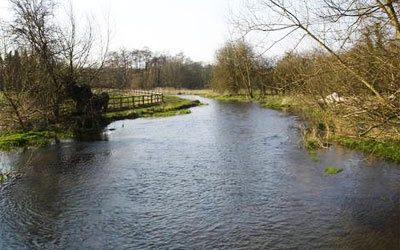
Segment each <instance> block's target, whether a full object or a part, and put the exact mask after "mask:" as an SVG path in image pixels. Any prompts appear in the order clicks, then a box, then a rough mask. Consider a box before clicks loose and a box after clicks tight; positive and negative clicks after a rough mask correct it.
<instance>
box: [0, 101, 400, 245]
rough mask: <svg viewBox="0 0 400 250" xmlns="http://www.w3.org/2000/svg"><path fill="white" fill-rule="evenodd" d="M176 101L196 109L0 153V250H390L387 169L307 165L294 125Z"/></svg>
mask: <svg viewBox="0 0 400 250" xmlns="http://www.w3.org/2000/svg"><path fill="white" fill-rule="evenodd" d="M187 98H197V99H200V100H201V101H202V102H205V103H208V105H207V106H201V107H196V108H193V109H192V114H189V115H184V116H175V117H169V118H161V119H136V120H125V121H118V122H114V123H112V124H110V125H109V126H108V127H107V128H106V130H105V132H104V134H103V135H102V136H101V137H100V138H97V139H96V140H92V141H90V140H86V141H68V142H63V143H60V144H55V145H51V146H48V147H45V148H40V149H31V150H23V151H20V152H15V153H8V154H5V153H3V154H2V155H1V156H0V159H1V162H0V168H1V169H3V170H14V171H17V172H19V173H21V174H22V177H20V178H18V179H15V180H11V181H7V182H6V183H5V184H3V185H1V186H0V249H399V246H400V200H399V199H400V167H399V166H398V165H395V164H393V163H389V162H385V161H380V160H374V159H371V158H368V157H365V156H364V155H363V154H361V153H357V152H354V151H349V150H345V149H343V148H339V147H332V148H330V149H329V150H325V151H322V152H319V153H318V158H319V160H315V159H312V157H310V156H309V154H308V153H307V151H305V150H304V149H303V148H302V147H301V146H300V145H301V143H300V142H299V140H300V139H299V134H298V130H297V129H296V126H297V124H298V121H297V120H296V117H293V116H290V115H286V114H284V113H280V112H277V111H272V110H267V109H263V108H261V107H259V105H257V104H255V103H238V102H218V101H214V100H210V99H204V98H199V97H187ZM328 165H332V166H338V167H343V168H344V171H343V172H342V173H339V174H337V175H333V176H328V175H326V174H325V173H324V169H325V167H326V166H328Z"/></svg>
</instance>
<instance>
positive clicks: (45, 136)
mask: <svg viewBox="0 0 400 250" xmlns="http://www.w3.org/2000/svg"><path fill="white" fill-rule="evenodd" d="M72 137H73V134H72V132H70V131H63V132H62V131H55V130H48V131H29V132H13V133H7V134H3V135H0V150H3V151H10V150H13V149H15V148H18V147H29V146H33V147H41V146H46V145H47V144H49V143H50V141H51V140H54V139H55V138H57V139H67V138H72Z"/></svg>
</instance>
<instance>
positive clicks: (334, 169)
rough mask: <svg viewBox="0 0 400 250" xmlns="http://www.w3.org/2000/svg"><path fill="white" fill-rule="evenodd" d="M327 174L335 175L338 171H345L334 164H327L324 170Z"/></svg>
mask: <svg viewBox="0 0 400 250" xmlns="http://www.w3.org/2000/svg"><path fill="white" fill-rule="evenodd" d="M324 172H325V174H329V175H335V174H338V173H341V172H343V168H337V167H332V166H327V167H326V168H325V170H324Z"/></svg>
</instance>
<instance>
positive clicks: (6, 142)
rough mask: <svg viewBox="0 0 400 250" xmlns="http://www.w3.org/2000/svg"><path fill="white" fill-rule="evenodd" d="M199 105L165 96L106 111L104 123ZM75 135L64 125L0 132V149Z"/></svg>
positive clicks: (183, 110) (162, 114)
mask: <svg viewBox="0 0 400 250" xmlns="http://www.w3.org/2000/svg"><path fill="white" fill-rule="evenodd" d="M199 105H201V103H200V102H199V101H198V100H194V101H193V100H187V99H183V98H179V97H176V96H165V98H164V103H163V104H161V105H157V106H150V107H146V108H139V109H134V110H126V111H119V112H108V113H106V114H104V115H103V118H104V121H103V123H104V125H107V124H109V123H111V122H113V121H117V120H123V119H136V118H141V117H145V118H148V117H168V116H174V115H183V114H189V113H190V108H192V107H196V106H199ZM74 137H75V135H74V133H73V131H72V129H71V128H69V127H67V126H65V125H59V126H54V127H52V128H49V129H48V130H40V131H10V132H4V133H3V134H0V150H1V151H10V150H13V149H16V148H22V147H40V146H45V145H48V144H49V143H51V142H53V141H58V140H65V139H73V138H74Z"/></svg>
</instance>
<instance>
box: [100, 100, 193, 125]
mask: <svg viewBox="0 0 400 250" xmlns="http://www.w3.org/2000/svg"><path fill="white" fill-rule="evenodd" d="M199 105H201V103H200V102H199V101H197V100H195V101H192V100H187V99H183V98H179V97H176V96H165V97H164V103H163V104H161V105H158V106H152V107H147V108H140V109H134V110H126V111H119V112H109V113H107V114H105V118H106V120H107V121H108V122H112V121H116V120H121V119H135V118H140V117H167V116H174V115H183V114H189V113H190V110H189V109H190V108H192V107H196V106H199Z"/></svg>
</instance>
